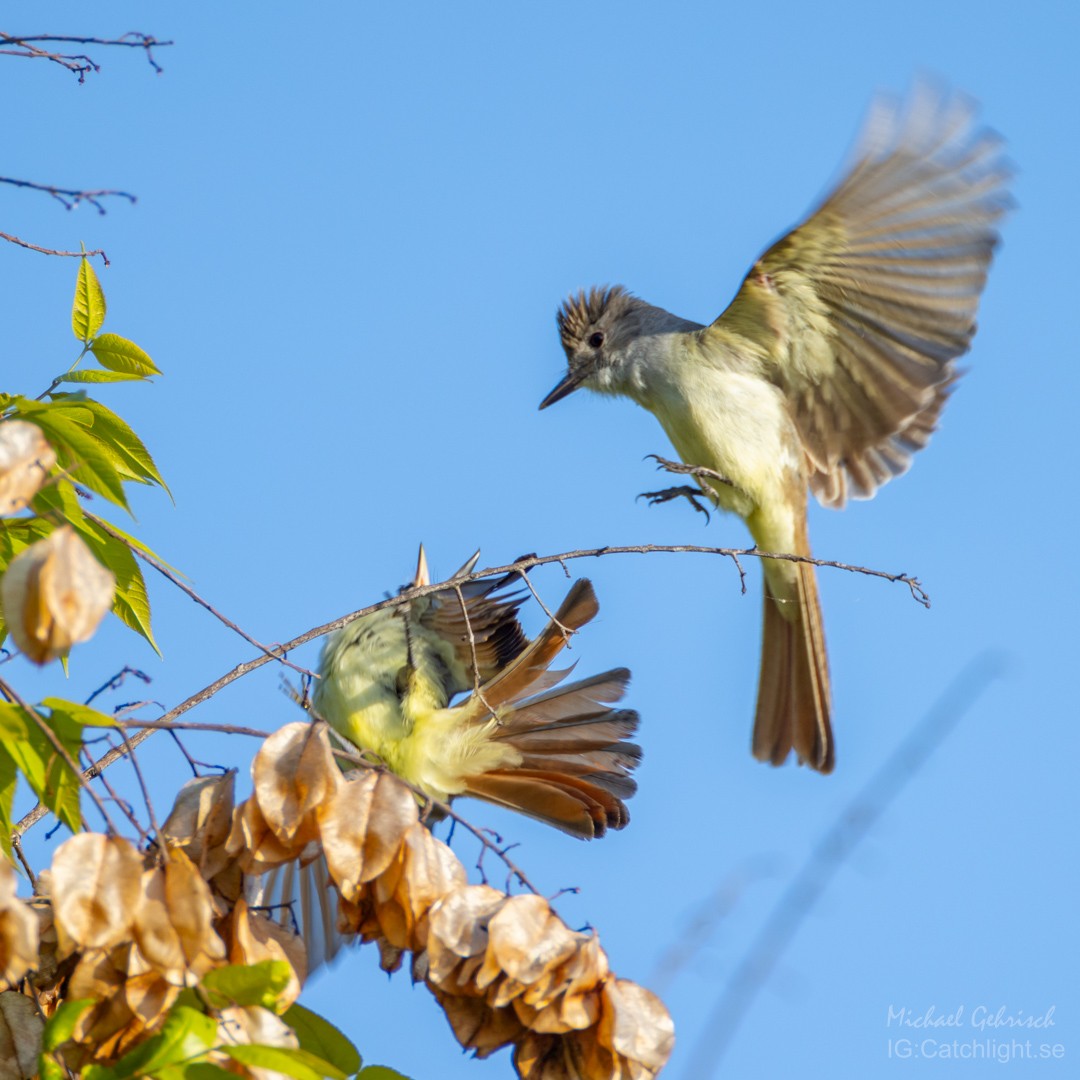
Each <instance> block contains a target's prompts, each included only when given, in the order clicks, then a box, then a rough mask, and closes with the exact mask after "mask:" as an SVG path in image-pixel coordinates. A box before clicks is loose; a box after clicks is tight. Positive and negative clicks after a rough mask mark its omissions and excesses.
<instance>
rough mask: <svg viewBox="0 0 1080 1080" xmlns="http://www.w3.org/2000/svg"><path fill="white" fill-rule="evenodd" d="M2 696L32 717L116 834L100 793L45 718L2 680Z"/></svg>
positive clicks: (44, 812) (43, 809)
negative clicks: (91, 784) (92, 786)
mask: <svg viewBox="0 0 1080 1080" xmlns="http://www.w3.org/2000/svg"><path fill="white" fill-rule="evenodd" d="M0 694H3V696H4V697H6V698H7V699H8V701H10V702H12V703H14V704H15V705H18V706H19V708H20V709H22V711H23V712H24V713H26V715H27V716H29V717H30V719H31V720H32V721H33V722H34V724H35V725H36V726H37V728H38V730H39V731H40V732H41V734H42V735H44V736H45V738H46V740H47V741H48V742H49V745H50V746H52V748H53V750H54V751H56V753H57V754H58V755H59V756H60V758H61V759H62V760H63V761H64V763H65V764H66V765H67V767H68V768H69V769H70V770H71V772H72V775H74V776H76V777H77V778H78V779H79V783H80V784H81V785H82V786H83V788H85V789H86V793H87V794H88V795H89V796H90V798H91V800H92V801H93V803H94V805H95V806H96V807H97V808H98V811H99V813H100V814H101V816H102V818H103V819H104V820H105V824H106V826H107V827H108V829H109V831H110V832H112V833H116V832H117V828H116V826H115V825H114V824H113V821H112V818H110V817H109V812H108V810H106V809H105V804H104V803H103V802H102V801H101V799H100V798H99V797H98V793H97V792H96V791H94V789H93V788H91V786H90V780H89V778H88V777H87V775H86V773H85V772H83V771H82V770H81V769H80V768H79V765H78V763H77V762H76V761H75V759H74V758H73V757H72V756H71V754H69V753H68V749H67V747H66V746H65V745H64V744H63V743H62V742H61V741H60V738H59V736H58V735H57V734H56V732H55V731H53V729H52V728H51V727H50V726H49V725H48V723H46V721H45V718H44V717H43V716H42V715H41V714H40V713H39V712H38V711H37V710H36V709H34V708H33V707H32V706H30V705H28V704H27V703H26V702H25V701H23V699H22V698H21V697H19V695H18V693H16V691H15V689H14V688H13V687H12V686H11V685H10V684H8V683H7V682H5V681H4V680H3V679H0ZM38 809H40V810H41V811H42V814H41V816H44V815H45V814H47V813H48V812H49V811H48V810H46V809H45V807H44V806H39V807H38Z"/></svg>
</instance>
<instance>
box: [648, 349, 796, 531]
mask: <svg viewBox="0 0 1080 1080" xmlns="http://www.w3.org/2000/svg"><path fill="white" fill-rule="evenodd" d="M681 337H682V341H681V347H679V348H673V349H671V350H670V352H669V356H668V360H667V363H666V364H664V365H663V366H662V367H661V368H660V369H655V368H654V369H652V370H651V371H650V372H649V376H650V377H649V379H648V385H647V386H646V388H645V389H644V392H643V393H642V394H641V395H640V396H639V397H638V401H639V404H641V405H643V406H644V407H645V408H647V409H649V410H650V411H651V412H653V414H654V415H655V416H656V418H657V419H658V420H659V421H660V423H661V425H662V426H663V428H664V431H665V432H666V433H667V436H668V438H669V439H670V440H671V442H672V445H673V446H674V447H675V450H676V452H677V453H678V455H679V457H680V458H682V460H683V461H684V462H685V463H686V464H688V465H704V466H706V467H707V468H709V469H712V470H714V471H715V472H718V473H720V474H721V475H722V476H724V477H726V478H727V479H728V480H730V481H731V484H720V483H717V484H714V485H713V488H714V490H715V492H716V499H717V502H718V503H719V505H720V506H722V507H723V508H724V509H725V510H731V511H734V512H735V513H737V514H739V515H740V516H742V517H744V518H745V517H749V516H750V515H751V514H752V513H753V512H754V511H755V510H756V508H757V507H758V506H760V505H761V503H762V502H766V501H775V500H776V499H779V498H786V492H788V491H790V489H791V487H792V479H793V477H797V476H799V475H801V471H802V467H803V466H802V453H801V448H800V444H799V440H798V435H797V433H796V431H795V427H794V423H793V421H792V419H791V416H790V413H789V412H788V409H787V405H786V403H785V401H784V399H783V395H782V393H781V391H780V390H779V388H778V387H776V386H774V385H773V384H772V383H770V382H769V381H768V380H767V379H765V378H764V377H762V376H761V375H760V374H758V373H757V372H756V371H754V370H753V369H748V366H747V365H746V364H744V363H739V362H738V361H737V360H736V359H731V360H729V359H727V358H725V357H724V356H723V355H722V354H721V355H716V354H713V353H706V352H705V351H704V350H703V349H702V348H701V347H700V346H699V345H698V344H697V340H696V338H695V337H694V336H692V335H685V336H681ZM782 493H783V494H782Z"/></svg>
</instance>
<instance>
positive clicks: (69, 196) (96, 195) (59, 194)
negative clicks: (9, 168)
mask: <svg viewBox="0 0 1080 1080" xmlns="http://www.w3.org/2000/svg"><path fill="white" fill-rule="evenodd" d="M0 184H10V185H11V186H12V187H21V188H28V189H29V190H31V191H43V192H44V193H45V194H46V195H51V196H52V197H53V198H54V199H55V200H56V201H57V202H58V203H60V204H61V205H62V206H63V207H64V209H65V210H74V209H75V207H76V206H78V205H79V203H84V202H85V203H89V204H90V205H91V206H92V207H93V208H94V209H95V210H96V211H97V212H98V213H99V214H104V213H105V207H104V206H102V205H101V200H102V199H107V198H117V199H127V201H128V202H129V203H132V204H134V203H136V202H138V201H139V200H138V199H137V198H136V197H135V196H134V195H132V194H131V192H130V191H117V190H116V189H114V188H98V189H96V190H94V191H82V190H79V189H78V188H62V187H57V186H56V185H55V184H37V183H35V182H34V181H33V180H16V179H15V178H14V177H11V176H0Z"/></svg>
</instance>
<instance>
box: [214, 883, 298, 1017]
mask: <svg viewBox="0 0 1080 1080" xmlns="http://www.w3.org/2000/svg"><path fill="white" fill-rule="evenodd" d="M223 932H224V933H225V935H226V938H227V940H228V941H229V963H230V964H258V963H261V962H262V961H263V960H285V961H287V962H288V963H289V965H290V966H291V967H292V970H293V978H292V982H291V983H290V984H289V987H288V988H287V989H286V990H285V991H284V992H283V993H282V996H281V1000H282V1001H283V1002H285V1003H286V1004H288V1005H291V1004H292V1003H293V1002H294V1001H295V1000H296V999H297V998H298V997H299V996H300V987H301V986H302V984H303V982H304V980H305V979H306V978H307V954H306V952H305V950H304V943H303V940H302V939H301V938H300V936H299V935H298V934H294V933H293V932H292V931H291V930H287V929H286V928H285V927H284V926H282V925H280V924H279V923H276V922H274V921H273V920H272V919H269V918H267V917H266V916H265V915H260V914H259V913H258V912H253V911H252V910H251V909H250V908H249V907H248V905H247V903H246V901H244V900H243V899H240V900H238V901H237V902H236V907H235V908H233V912H232V915H231V917H230V919H229V922H228V925H227V927H226V929H225V930H224V931H223Z"/></svg>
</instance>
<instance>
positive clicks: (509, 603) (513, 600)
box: [419, 552, 529, 696]
mask: <svg viewBox="0 0 1080 1080" xmlns="http://www.w3.org/2000/svg"><path fill="white" fill-rule="evenodd" d="M478 555H479V552H477V555H474V556H473V557H472V558H471V559H470V560H469V561H468V562H467V563H466V564H465V565H464V566H463V567H462V568H461V569H460V570H458V571H457V573H456V574H454V577H453V578H451V579H450V580H451V581H453V580H454V579H456V578H460V577H465V576H467V575H468V574H470V573H471V572H472V570H473V568H474V567H475V565H476V561H477V556H478ZM515 581H516V578H514V577H513V576H507V577H503V578H498V579H496V580H484V581H471V582H467V583H465V584H462V585H459V586H458V588H457V589H447V590H446V591H441V592H437V593H434V594H432V596H431V597H430V598H429V599H430V602H428V603H425V602H424V601H421V602H420V603H422V604H423V606H424V607H425V609H426V610H424V611H423V612H422V614H420V616H419V621H420V623H421V625H422V626H424V627H426V628H427V629H428V630H430V631H432V632H433V633H434V634H436V635H437V636H438V638H439V639H441V640H442V641H444V642H446V643H447V644H449V646H450V647H451V648H452V649H453V653H454V657H455V659H456V661H457V663H456V664H455V665H454V666H453V669H452V670H451V672H450V674H449V679H450V684H451V685H450V686H449V687H448V690H449V692H450V695H451V696H452V695H453V694H455V693H461V692H463V691H465V690H471V689H472V688H473V686H474V685H476V682H477V681H479V682H481V683H483V682H486V681H487V680H488V679H490V678H491V677H492V676H493V675H495V673H496V672H498V671H500V670H501V669H502V668H504V667H505V666H506V665H507V664H509V663H510V662H511V661H512V660H513V659H514V658H515V657H517V656H518V654H519V653H520V652H521V651H522V650H523V649H524V648H525V646H526V645H527V644H528V643H529V639H528V638H527V637H526V636H525V631H524V630H522V628H521V623H519V622H518V619H517V612H518V608H519V607H521V604H522V602H523V600H524V597H525V594H524V593H523V592H520V591H519V592H513V593H507V592H505V589H506V588H507V587H508V586H510V585H512V584H513V583H514V582H515ZM459 590H460V595H459ZM470 634H471V636H470ZM474 650H475V659H476V666H477V668H478V669H479V671H478V674H479V680H477V678H476V675H477V673H476V672H474V671H473V655H474Z"/></svg>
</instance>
